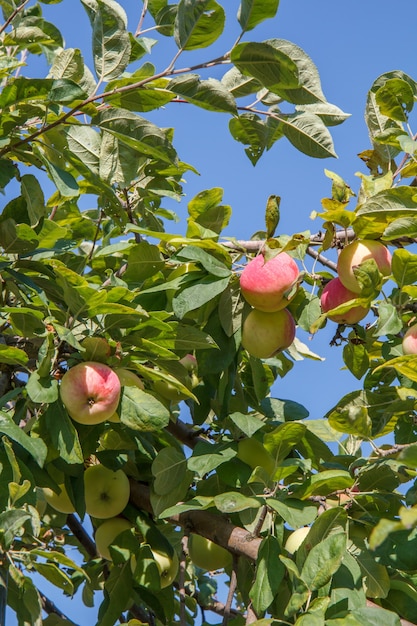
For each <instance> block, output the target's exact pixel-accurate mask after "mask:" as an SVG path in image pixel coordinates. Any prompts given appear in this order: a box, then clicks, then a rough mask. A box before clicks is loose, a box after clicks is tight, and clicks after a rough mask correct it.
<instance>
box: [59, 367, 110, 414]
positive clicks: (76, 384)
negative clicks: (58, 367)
mask: <svg viewBox="0 0 417 626" xmlns="http://www.w3.org/2000/svg"><path fill="white" fill-rule="evenodd" d="M120 390H121V386H120V380H119V377H118V376H117V374H115V373H114V371H113V370H112V369H111V368H110V367H109V366H108V365H105V364H104V363H99V362H96V361H85V362H83V363H78V364H77V365H74V367H71V369H69V370H68V371H67V372H66V373H65V374H64V376H63V377H62V380H61V386H60V391H61V400H62V402H63V404H64V405H65V408H66V409H67V411H68V413H69V415H70V417H72V419H73V420H74V421H75V422H79V423H80V424H89V425H92V424H100V423H101V422H105V421H106V420H107V419H109V417H111V416H112V415H113V414H114V413H115V412H116V409H117V406H118V404H119V400H120Z"/></svg>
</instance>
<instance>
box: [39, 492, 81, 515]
mask: <svg viewBox="0 0 417 626" xmlns="http://www.w3.org/2000/svg"><path fill="white" fill-rule="evenodd" d="M59 489H60V491H59V493H56V492H55V491H52V489H50V488H49V487H42V492H43V495H44V496H45V500H46V501H47V503H48V504H49V505H50V506H51V507H52V508H53V509H55V511H59V512H60V513H75V507H74V505H73V503H72V502H71V500H70V497H69V495H68V492H67V490H66V489H65V485H59Z"/></svg>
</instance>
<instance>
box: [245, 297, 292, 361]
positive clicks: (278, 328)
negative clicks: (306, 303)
mask: <svg viewBox="0 0 417 626" xmlns="http://www.w3.org/2000/svg"><path fill="white" fill-rule="evenodd" d="M294 337H295V322H294V318H293V317H292V315H291V313H290V312H289V311H288V310H287V309H282V310H281V311H275V312H274V313H265V311H259V310H258V309H252V311H251V312H250V313H249V314H248V315H247V316H246V318H245V320H244V321H243V327H242V346H243V347H244V348H245V349H246V350H247V351H248V352H249V354H251V355H252V356H254V357H258V358H259V359H268V358H270V357H273V356H274V355H275V354H277V353H278V352H281V350H285V349H286V348H289V346H290V345H291V344H292V342H293V341H294Z"/></svg>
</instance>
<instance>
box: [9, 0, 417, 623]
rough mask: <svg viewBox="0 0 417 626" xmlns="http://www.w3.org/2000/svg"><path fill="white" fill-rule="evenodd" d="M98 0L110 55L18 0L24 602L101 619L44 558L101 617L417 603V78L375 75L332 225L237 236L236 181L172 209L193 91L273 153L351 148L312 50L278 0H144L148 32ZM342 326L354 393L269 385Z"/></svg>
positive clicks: (160, 619) (330, 619) (16, 529)
mask: <svg viewBox="0 0 417 626" xmlns="http://www.w3.org/2000/svg"><path fill="white" fill-rule="evenodd" d="M81 3H82V5H83V8H84V9H85V11H86V15H87V17H88V18H89V21H90V23H91V41H92V55H93V65H92V66H91V67H88V66H87V65H86V64H85V62H84V58H83V54H82V52H81V51H80V50H79V49H76V48H68V47H65V44H64V40H63V37H62V34H61V32H60V31H59V29H58V28H57V27H56V26H55V25H54V23H53V21H49V20H47V19H46V18H45V17H44V15H43V14H44V13H45V5H57V6H56V7H55V6H53V7H48V14H51V15H53V14H54V13H53V11H54V12H56V13H58V11H59V10H60V7H59V6H58V4H59V0H41V2H40V3H35V2H31V1H30V0H1V1H0V7H1V11H2V25H1V27H0V75H1V92H0V186H1V189H2V211H1V214H0V246H1V253H0V254H1V258H0V270H1V294H0V297H1V309H0V315H1V337H0V339H1V341H0V364H1V375H0V388H1V393H0V397H1V412H0V432H1V447H0V470H1V478H2V480H1V489H0V500H1V512H0V546H1V551H0V554H1V558H0V574H1V581H0V582H1V586H0V613H1V617H0V621H1V622H2V623H4V615H5V607H6V605H8V606H9V607H10V608H11V610H13V611H14V612H15V613H16V619H17V623H18V624H19V625H22V626H23V625H29V624H30V625H39V624H42V623H45V624H47V625H49V626H60V625H61V624H62V625H63V624H69V623H73V624H74V623H77V610H76V608H75V609H74V612H73V614H72V615H69V616H66V615H64V614H63V613H62V611H61V610H60V609H59V602H58V600H56V598H55V595H54V601H52V599H51V598H48V597H46V596H45V595H44V593H43V592H42V579H45V580H47V581H48V582H49V583H52V584H53V585H55V587H56V588H57V593H58V592H59V593H61V594H64V595H66V596H68V597H72V596H74V597H75V599H74V606H75V607H76V606H77V604H76V603H77V602H78V603H80V602H82V603H84V605H85V606H86V607H93V606H95V607H96V608H95V609H94V610H96V609H97V607H98V618H97V626H112V625H113V624H118V623H128V624H130V626H134V625H139V624H143V623H149V624H153V625H158V626H159V625H163V624H171V623H174V622H175V623H180V624H182V625H183V626H185V625H186V624H194V623H196V622H197V621H198V620H201V619H205V617H206V616H207V618H208V615H209V614H211V617H210V619H213V616H214V619H215V620H216V619H217V621H218V622H219V623H220V622H221V623H223V624H227V623H229V624H233V625H234V626H240V625H243V624H245V623H246V624H249V623H259V624H262V625H263V626H264V625H265V626H266V625H267V624H276V625H278V624H286V625H287V624H297V626H302V625H308V626H322V625H326V626H339V625H342V624H348V625H352V626H354V625H360V626H368V625H372V624H375V623H380V624H384V625H385V626H398V625H399V624H401V623H402V624H406V623H410V622H417V602H416V599H417V487H416V483H415V478H416V470H417V426H416V424H417V413H416V402H417V356H416V353H417V326H416V313H417V304H416V303H417V287H416V279H417V256H416V253H415V243H416V237H417V192H416V186H415V180H416V179H415V176H416V175H417V163H416V155H417V148H416V145H417V144H416V141H415V139H414V137H413V134H412V130H410V128H411V125H410V120H409V116H410V113H411V112H412V109H413V105H414V102H415V100H416V96H417V83H416V82H415V81H414V80H413V78H411V77H410V76H408V75H406V74H405V73H404V72H402V71H401V70H397V71H391V72H388V73H385V74H383V75H382V76H380V77H378V78H376V80H375V82H374V83H373V84H372V86H371V88H370V90H369V92H368V95H367V101H366V112H365V114H366V122H367V125H368V129H369V135H370V141H371V143H370V146H369V148H368V149H366V150H364V151H363V152H362V153H361V155H360V157H361V159H362V162H363V166H364V170H365V171H364V172H363V173H362V174H361V178H360V185H359V187H360V188H359V189H358V190H357V194H356V195H355V193H354V192H353V190H352V189H351V188H350V187H349V186H348V185H347V183H345V182H344V180H343V179H342V178H341V177H340V176H339V175H337V174H336V173H334V172H331V171H327V175H328V177H329V189H331V190H330V191H329V197H328V198H325V199H323V201H322V209H321V210H320V211H317V213H316V215H315V217H316V222H315V223H316V224H317V233H311V232H309V231H308V230H305V229H304V226H303V225H300V229H299V232H295V233H283V232H281V231H280V228H279V198H278V197H277V196H270V197H269V198H265V204H266V210H265V228H264V230H263V231H261V232H257V233H255V234H252V233H248V237H247V241H236V240H227V241H226V239H225V237H223V236H222V232H223V230H224V229H225V227H226V226H227V225H228V223H229V219H230V215H231V207H230V206H227V205H225V204H223V202H222V197H223V191H222V189H220V188H211V189H204V190H202V191H201V192H200V193H198V195H196V196H195V197H193V198H191V199H189V201H188V205H187V208H188V221H187V225H186V228H185V229H183V230H182V231H181V229H180V228H178V229H177V232H173V231H175V228H173V227H172V221H173V218H174V217H175V216H174V214H173V212H172V211H171V209H168V208H166V203H167V202H168V201H169V200H171V199H180V198H181V197H182V183H183V180H184V178H185V177H186V176H187V174H188V173H189V172H191V171H192V170H193V166H192V165H190V164H188V163H187V162H186V160H182V158H184V159H186V158H187V155H181V156H180V155H179V154H178V153H177V150H176V148H175V137H174V131H173V129H172V128H170V127H169V123H170V122H169V112H170V107H171V106H173V105H174V103H176V102H178V101H180V102H182V103H184V104H183V106H188V107H201V108H203V109H205V110H206V115H207V116H208V117H210V116H214V115H216V114H217V113H222V114H226V115H227V116H229V120H230V121H229V129H230V135H231V137H230V138H229V140H230V141H232V140H236V141H237V142H240V143H241V144H242V149H244V150H245V152H246V154H247V156H248V158H249V159H250V160H251V161H252V163H253V164H254V165H255V164H256V163H257V162H258V161H259V159H260V158H261V157H262V154H263V153H264V152H265V151H266V150H270V149H273V147H274V144H275V143H276V142H277V141H278V140H282V142H283V143H284V142H286V141H287V145H288V149H291V150H292V149H294V148H295V149H297V150H299V151H301V152H303V153H304V154H306V155H308V156H310V157H311V158H325V157H330V156H334V155H335V152H334V147H333V141H332V136H331V131H330V130H329V128H330V129H331V127H332V126H334V125H336V124H340V123H342V122H343V121H344V120H345V119H346V117H347V116H346V114H345V113H344V112H343V111H342V110H341V109H340V108H338V107H337V106H336V105H334V104H332V103H330V102H328V101H327V100H326V97H325V96H324V94H323V91H322V88H321V84H320V77H319V74H318V71H317V69H316V67H315V65H314V63H313V61H312V60H311V58H310V57H309V56H308V55H307V54H306V53H305V52H304V51H303V50H302V49H301V48H300V47H299V46H298V45H296V44H295V43H292V42H290V41H286V40H282V39H269V40H267V41H259V40H258V39H257V38H256V34H254V33H256V27H257V26H258V25H259V24H260V23H261V22H262V21H263V20H265V19H270V18H275V17H276V14H277V11H278V4H279V1H278V0H241V2H240V6H239V7H238V12H237V15H236V12H235V11H232V10H231V9H230V7H228V3H227V2H224V3H223V5H224V6H222V4H220V2H218V1H217V0H179V1H178V2H173V3H172V4H168V2H167V0H147V1H146V0H144V1H143V4H142V5H141V6H140V7H138V16H137V17H138V19H137V23H138V26H137V28H136V31H135V32H131V30H130V26H129V25H128V23H127V18H126V14H125V11H124V9H123V7H122V4H123V3H121V2H120V3H119V2H116V0H81ZM226 17H227V19H228V20H235V21H237V24H238V25H239V27H240V31H241V34H240V36H239V38H238V40H237V41H235V42H229V47H226V49H225V51H224V53H223V54H221V55H218V54H217V53H216V55H214V56H213V54H211V49H212V46H214V45H215V44H216V42H217V41H218V39H219V37H220V35H221V34H222V32H223V30H224V25H225V20H226ZM149 35H151V37H150V36H149ZM168 40H170V43H171V44H172V49H173V50H174V52H173V55H172V57H171V58H167V59H166V60H165V63H164V64H163V65H161V67H156V66H154V65H153V63H152V61H151V57H150V53H151V51H152V49H153V48H154V47H155V46H156V47H157V46H158V44H159V43H160V42H161V41H168ZM188 52H192V55H191V56H192V58H193V59H195V62H194V61H193V64H192V65H190V64H189V61H188V57H187V53H188ZM40 58H42V59H43V62H44V63H46V65H47V67H48V69H47V71H46V72H43V71H40V72H39V73H38V74H37V73H36V71H33V70H32V71H31V67H32V64H34V65H33V67H35V68H37V67H39V66H38V65H36V63H37V62H38V60H39V59H40ZM213 73H215V75H216V76H217V77H216V78H213V77H212V76H213ZM39 76H40V77H39ZM161 107H165V112H166V117H165V121H164V124H165V125H164V127H159V126H158V125H156V124H155V123H154V122H152V121H151V119H150V118H151V115H150V112H153V111H155V110H156V109H159V108H161ZM290 144H291V145H290ZM92 198H93V200H92ZM341 251H343V252H341ZM338 252H340V255H339V257H338V255H337V253H338ZM283 259H285V260H286V263H287V265H288V266H291V267H292V268H294V267H296V268H298V269H297V271H296V272H295V274H294V273H293V274H292V275H291V276H290V280H289V281H288V283H285V285H284V284H283V282H282V279H283V276H284V274H285V272H284V271H283V270H282V271H281V269H279V270H277V271H275V270H274V269H271V268H274V267H275V264H276V263H278V265H279V263H281V261H282V260H283ZM288 259H289V260H288ZM338 259H339V260H338ZM253 261H255V262H256V268H255V271H254V273H252V278H250V279H249V280H248V281H246V282H245V284H244V288H243V287H242V289H241V286H240V275H241V274H242V275H243V272H246V268H249V265H250V264H251V263H252V262H253ZM250 267H253V265H250ZM285 275H286V274H285ZM346 276H348V279H346V278H344V277H346ZM335 280H336V281H338V282H336V283H334V282H333V281H335ZM242 285H243V283H242ZM274 285H275V287H274ZM274 289H275V291H277V290H278V292H279V295H278V298H276V293H275V295H274V297H275V300H276V303H275V304H274V305H273V306H272V310H271V306H270V304H269V303H270V298H272V296H271V295H270V291H271V290H272V292H273V291H274ZM322 294H324V295H322ZM265 302H266V304H265ZM358 309H359V314H358ZM271 316H272V317H271ZM271 320H272V321H271ZM249 322H250V324H249ZM245 325H246V326H245ZM329 325H331V327H332V328H333V329H334V338H333V343H334V344H335V345H337V346H339V350H338V358H339V359H340V364H342V361H343V362H344V365H345V367H346V368H347V369H348V370H350V372H351V374H352V389H353V391H351V392H350V393H348V394H347V395H345V396H344V397H342V398H340V400H339V401H338V402H337V404H336V405H335V406H334V407H329V409H328V412H327V413H326V414H325V415H322V416H321V417H317V416H315V419H311V418H310V419H309V415H308V411H307V409H306V408H305V407H304V406H302V405H301V404H300V403H299V402H298V401H296V400H293V399H288V398H285V397H284V398H281V397H274V396H273V392H272V391H271V389H272V388H273V385H274V382H275V381H276V380H277V379H278V378H284V377H285V375H286V374H287V373H288V372H289V371H290V370H291V369H292V368H297V362H298V361H299V360H300V359H301V358H306V359H308V358H311V359H315V358H316V355H314V354H313V353H311V352H310V350H309V349H308V347H307V346H306V345H305V344H304V343H303V342H302V341H301V340H300V339H299V338H298V337H297V332H298V329H302V330H304V331H307V332H308V333H312V334H313V333H320V332H321V331H322V329H323V327H324V326H327V327H328V326H329ZM245 328H246V339H245V340H244V341H243V343H242V337H243V336H244V334H245ZM404 336H405V339H404V340H403V338H404ZM381 437H384V439H382V440H381ZM381 441H383V443H381ZM386 442H388V443H386ZM217 571H222V572H224V578H222V580H226V581H227V583H226V584H227V588H228V595H227V600H226V602H224V603H220V602H219V601H218V600H217V598H216V587H217V581H218V578H216V577H215V576H213V572H217ZM55 601H56V603H55ZM91 610H92V611H93V609H91ZM92 620H95V618H92ZM91 623H92V622H91Z"/></svg>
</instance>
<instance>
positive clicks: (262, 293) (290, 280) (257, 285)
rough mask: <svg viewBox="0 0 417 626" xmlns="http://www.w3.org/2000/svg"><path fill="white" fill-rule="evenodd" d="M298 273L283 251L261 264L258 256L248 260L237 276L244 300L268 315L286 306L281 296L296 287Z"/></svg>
mask: <svg viewBox="0 0 417 626" xmlns="http://www.w3.org/2000/svg"><path fill="white" fill-rule="evenodd" d="M298 277H299V270H298V266H297V264H296V262H295V261H294V259H293V258H292V257H290V255H289V254H287V253H286V252H280V253H279V254H277V256H275V257H273V258H271V259H269V260H268V261H265V258H264V256H263V255H262V254H259V255H258V256H256V257H255V258H254V259H252V260H251V261H249V263H248V264H247V265H246V266H245V269H244V270H243V272H242V274H241V275H240V289H241V292H242V295H243V297H244V298H245V300H246V301H247V302H248V303H249V304H251V305H252V306H253V307H255V308H256V309H259V310H260V311H266V312H269V313H272V312H274V311H280V310H281V309H283V308H284V307H286V306H287V304H288V302H289V300H288V299H287V298H286V297H285V293H287V292H288V291H290V290H291V288H292V287H293V286H295V285H296V283H297V280H298Z"/></svg>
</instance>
